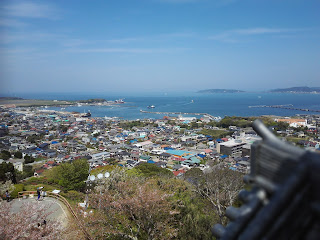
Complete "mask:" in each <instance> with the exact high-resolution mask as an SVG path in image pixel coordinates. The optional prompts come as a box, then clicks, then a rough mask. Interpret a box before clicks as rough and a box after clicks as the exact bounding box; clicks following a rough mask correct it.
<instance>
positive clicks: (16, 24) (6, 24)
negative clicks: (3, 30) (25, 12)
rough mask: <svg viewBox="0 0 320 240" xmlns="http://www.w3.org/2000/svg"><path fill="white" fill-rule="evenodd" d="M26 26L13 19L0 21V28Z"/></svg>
mask: <svg viewBox="0 0 320 240" xmlns="http://www.w3.org/2000/svg"><path fill="white" fill-rule="evenodd" d="M27 25H28V24H26V23H24V22H21V21H18V20H15V19H0V26H3V27H24V26H27Z"/></svg>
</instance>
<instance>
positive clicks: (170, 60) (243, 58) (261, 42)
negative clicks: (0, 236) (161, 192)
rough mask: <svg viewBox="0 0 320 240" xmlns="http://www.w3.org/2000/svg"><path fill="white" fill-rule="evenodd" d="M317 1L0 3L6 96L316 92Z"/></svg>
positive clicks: (319, 55) (319, 59)
mask: <svg viewBox="0 0 320 240" xmlns="http://www.w3.org/2000/svg"><path fill="white" fill-rule="evenodd" d="M319 12H320V2H319V1H318V0H309V1H305V0H241V1H240V0H116V1H114V0H109V1H108V0H105V1H81V0H68V1H65V0H56V1H14V0H10V1H6V0H2V1H1V2H0V31H1V32H0V33H1V38H0V54H1V58H0V68H1V69H0V78H1V90H0V93H2V94H10V93H19V92H121V91H125V92H128V91H132V92H143V91H149V92H150V91H157V92H161V91H165V92H170V91H179V92H183V91H189V92H190V91H196V90H201V89H208V88H232V89H242V90H265V89H272V88H282V87H292V86H310V87H312V86H319V87H320V14H319Z"/></svg>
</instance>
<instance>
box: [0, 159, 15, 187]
mask: <svg viewBox="0 0 320 240" xmlns="http://www.w3.org/2000/svg"><path fill="white" fill-rule="evenodd" d="M7 180H11V181H12V182H13V183H17V181H16V173H15V169H14V166H13V164H12V163H10V162H9V163H6V162H3V163H1V164H0V181H3V182H4V181H7Z"/></svg>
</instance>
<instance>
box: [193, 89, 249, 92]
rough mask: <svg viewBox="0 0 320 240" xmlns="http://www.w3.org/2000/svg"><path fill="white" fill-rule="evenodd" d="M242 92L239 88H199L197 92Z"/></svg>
mask: <svg viewBox="0 0 320 240" xmlns="http://www.w3.org/2000/svg"><path fill="white" fill-rule="evenodd" d="M240 92H244V91H241V90H235V89H205V90H200V91H198V92H197V93H240Z"/></svg>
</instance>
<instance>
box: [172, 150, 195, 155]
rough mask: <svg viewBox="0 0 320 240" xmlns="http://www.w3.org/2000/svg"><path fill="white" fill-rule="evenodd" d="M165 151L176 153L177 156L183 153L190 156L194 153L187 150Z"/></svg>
mask: <svg viewBox="0 0 320 240" xmlns="http://www.w3.org/2000/svg"><path fill="white" fill-rule="evenodd" d="M166 152H167V153H169V154H173V155H177V156H182V155H185V157H186V156H188V155H192V156H194V155H196V154H195V153H193V152H188V151H183V150H167V151H166Z"/></svg>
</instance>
